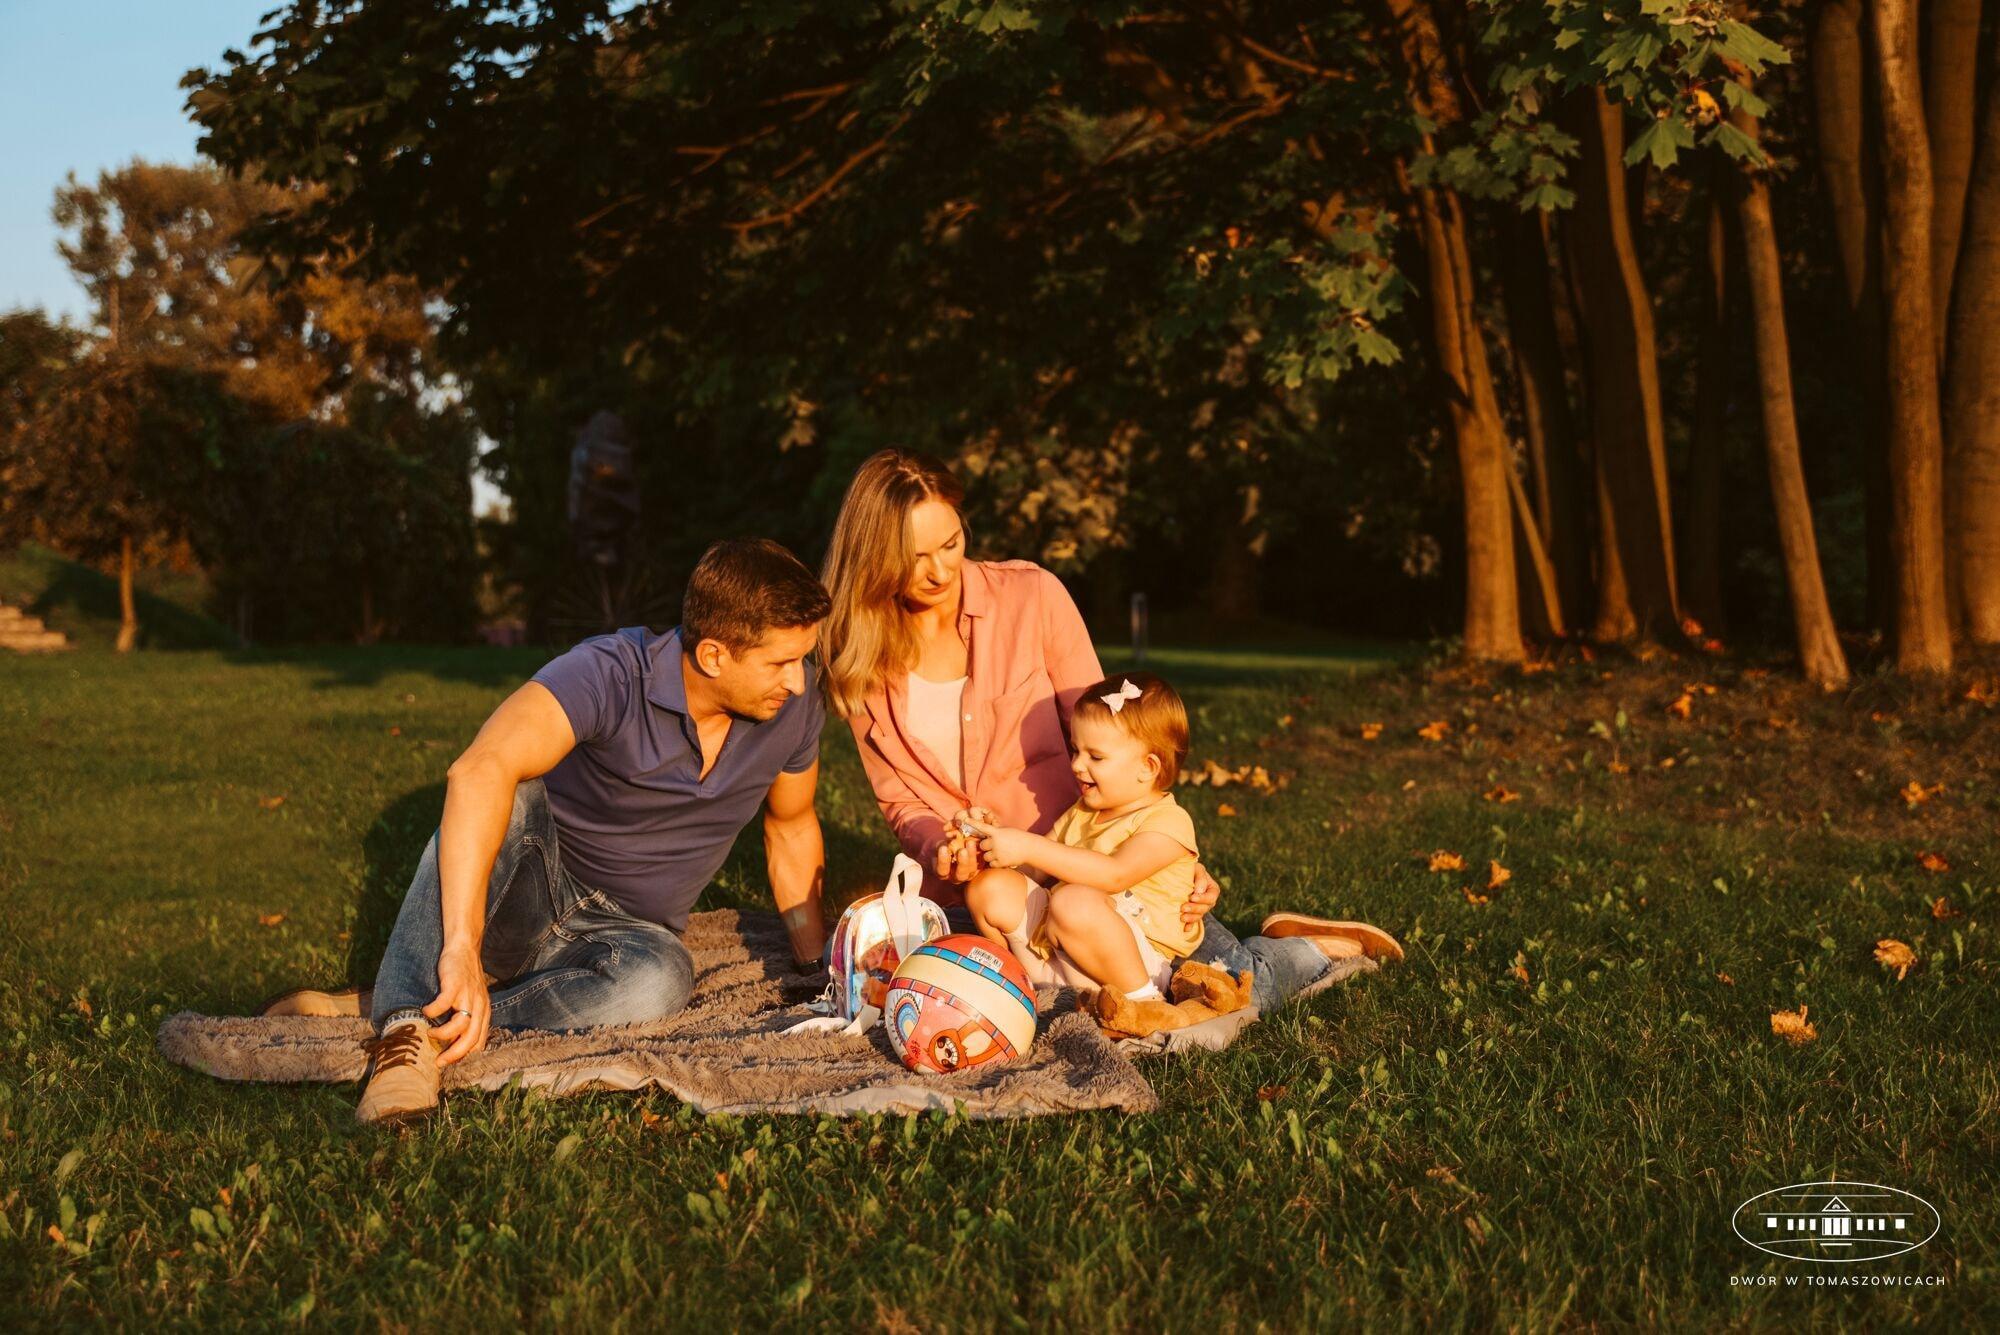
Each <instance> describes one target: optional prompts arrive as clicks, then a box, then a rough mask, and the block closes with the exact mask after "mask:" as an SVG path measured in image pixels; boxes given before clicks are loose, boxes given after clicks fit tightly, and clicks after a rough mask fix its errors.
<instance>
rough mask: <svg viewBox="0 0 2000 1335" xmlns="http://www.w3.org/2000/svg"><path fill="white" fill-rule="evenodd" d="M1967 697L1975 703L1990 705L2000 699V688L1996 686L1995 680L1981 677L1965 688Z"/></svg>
mask: <svg viewBox="0 0 2000 1335" xmlns="http://www.w3.org/2000/svg"><path fill="white" fill-rule="evenodd" d="M1965 698H1966V699H1968V700H1970V701H1972V702H1973V703H1974V704H1981V705H1990V704H1992V703H1993V702H1994V701H1995V700H2000V688H1996V685H1995V683H1994V682H1991V681H1986V680H1984V679H1981V680H1978V681H1974V682H1973V683H1972V684H1971V685H1970V686H1968V687H1966V688H1965Z"/></svg>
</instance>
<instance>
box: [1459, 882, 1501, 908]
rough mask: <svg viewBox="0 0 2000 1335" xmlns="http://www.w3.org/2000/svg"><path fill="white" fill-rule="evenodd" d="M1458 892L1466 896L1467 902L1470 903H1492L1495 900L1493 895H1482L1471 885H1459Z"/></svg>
mask: <svg viewBox="0 0 2000 1335" xmlns="http://www.w3.org/2000/svg"><path fill="white" fill-rule="evenodd" d="M1458 892H1459V893H1460V894H1462V895H1464V896H1465V902H1466V903H1468V904H1491V903H1492V902H1493V897H1492V896H1491V895H1482V894H1480V893H1479V892H1478V891H1476V890H1474V889H1473V888H1472V887H1471V886H1469V885H1461V886H1460V887H1458Z"/></svg>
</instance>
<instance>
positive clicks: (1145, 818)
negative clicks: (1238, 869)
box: [1049, 793, 1207, 959]
mask: <svg viewBox="0 0 2000 1335" xmlns="http://www.w3.org/2000/svg"><path fill="white" fill-rule="evenodd" d="M1144 831H1151V832H1152V833H1155V834H1164V835H1165V836H1167V838H1169V839H1171V840H1173V841H1174V842H1175V843H1177V844H1179V845H1180V846H1181V848H1182V849H1183V850H1185V851H1183V852H1182V854H1181V855H1180V856H1179V857H1177V858H1175V859H1174V860H1173V861H1172V862H1169V863H1168V864H1167V865H1166V866H1164V867H1162V868H1160V869H1159V870H1158V871H1156V872H1154V873H1153V874H1152V875H1151V876H1148V877H1147V878H1146V879H1145V880H1143V881H1141V882H1139V883H1138V884H1137V885H1135V886H1133V887H1132V889H1131V891H1130V893H1131V895H1132V897H1133V898H1134V899H1136V900H1137V901H1138V903H1139V908H1140V910H1141V913H1142V919H1141V926H1142V927H1143V928H1144V930H1145V933H1146V939H1147V940H1149V941H1151V942H1152V943H1153V944H1154V945H1156V946H1158V947H1159V948H1160V953H1161V954H1163V955H1165V956H1167V957H1168V958H1169V959H1172V958H1174V957H1176V956H1180V955H1186V954H1188V953H1189V952H1190V951H1192V950H1193V949H1194V948H1195V947H1196V946H1198V945H1200V944H1201V938H1202V936H1203V934H1204V932H1205V931H1206V930H1207V928H1206V923H1205V921H1204V922H1202V923H1197V924H1196V925H1195V927H1194V928H1193V929H1192V930H1190V929H1189V928H1187V927H1186V926H1185V925H1183V924H1182V922H1181V907H1182V906H1183V905H1185V904H1186V903H1187V902H1188V898H1189V897H1190V896H1191V895H1193V894H1194V864H1195V859H1196V858H1197V857H1198V856H1199V855H1200V850H1199V849H1198V848H1196V847H1195V842H1194V821H1193V820H1192V819H1191V818H1190V817H1189V816H1188V814H1187V811H1186V810H1185V809H1183V808H1182V806H1181V804H1180V803H1178V802H1176V801H1174V795H1173V794H1172V793H1162V794H1161V795H1160V800H1159V801H1157V802H1154V803H1151V804H1150V805H1148V806H1143V807H1140V808H1139V809H1138V810H1137V811H1128V812H1126V813H1125V814H1124V815H1122V816H1114V817H1112V818H1111V819H1109V820H1099V818H1098V813H1097V812H1095V811H1092V810H1091V809H1090V808H1089V807H1086V806H1085V805H1084V804H1083V803H1081V802H1078V803H1077V804H1076V805H1075V806H1073V807H1071V808H1070V809H1069V810H1068V811H1065V812H1063V814H1062V815H1060V816H1058V817H1056V823H1055V825H1054V826H1052V827H1051V828H1050V830H1049V838H1051V839H1053V840H1055V841H1056V842H1057V843H1059V844H1066V845H1068V846H1069V847H1071V848H1087V849H1089V850H1090V851H1091V852H1093V853H1113V852H1116V851H1117V849H1118V846H1119V845H1120V844H1122V843H1124V842H1125V841H1126V840H1127V839H1130V838H1131V837H1132V836H1133V835H1135V834H1139V833H1141V832H1144Z"/></svg>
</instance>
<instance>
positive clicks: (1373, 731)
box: [1361, 723, 1382, 742]
mask: <svg viewBox="0 0 2000 1335" xmlns="http://www.w3.org/2000/svg"><path fill="white" fill-rule="evenodd" d="M1381 735H1382V725H1381V724H1379V723H1364V724H1362V725H1361V740H1362V741H1364V742H1372V741H1374V740H1375V739H1376V738H1377V737H1380V736H1381Z"/></svg>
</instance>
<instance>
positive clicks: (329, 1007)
mask: <svg viewBox="0 0 2000 1335" xmlns="http://www.w3.org/2000/svg"><path fill="white" fill-rule="evenodd" d="M372 999H373V995H372V993H371V991H370V989H368V988H362V987H343V988H337V989H335V990H334V991H331V992H321V991H319V990H317V989H315V988H310V987H295V988H293V989H292V990H291V991H289V992H280V993H279V994H278V995H277V996H275V997H272V998H270V999H269V1000H267V1001H265V1002H264V1003H263V1004H262V1005H260V1006H259V1007H257V1014H259V1015H316V1016H322V1017H344V1018H347V1019H354V1018H357V1017H360V1016H365V1015H367V1014H368V1003H369V1002H370V1001H371V1000H372Z"/></svg>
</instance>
